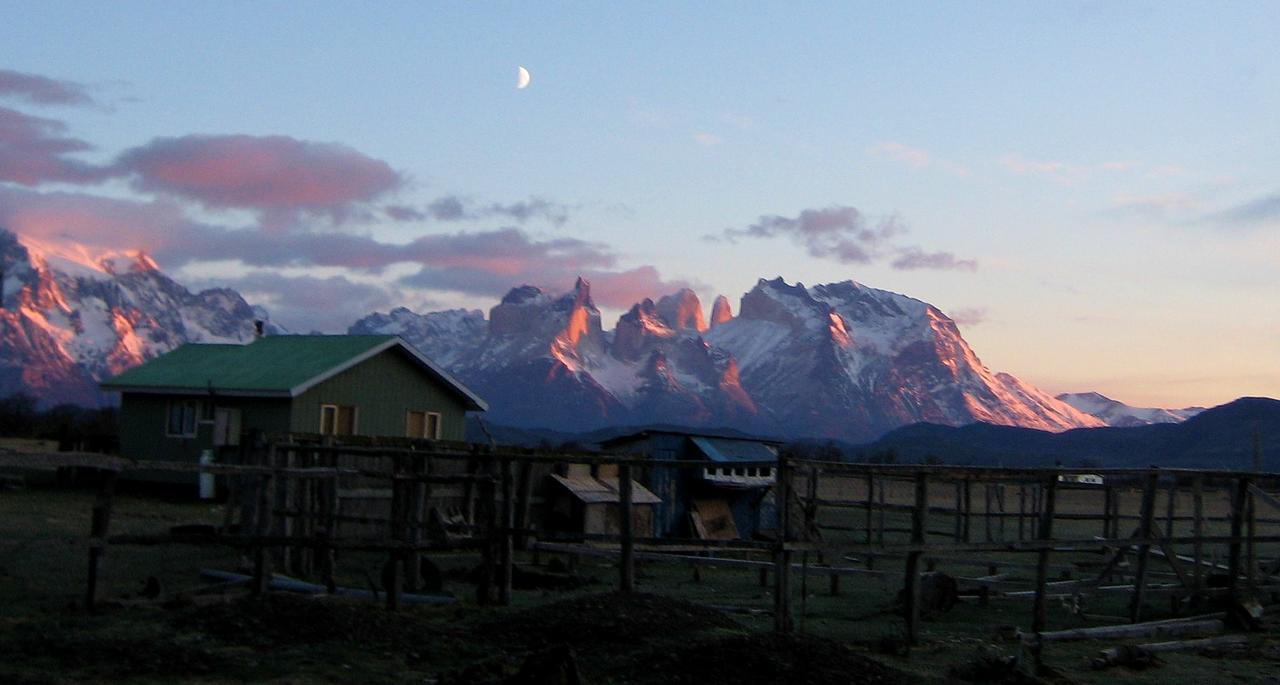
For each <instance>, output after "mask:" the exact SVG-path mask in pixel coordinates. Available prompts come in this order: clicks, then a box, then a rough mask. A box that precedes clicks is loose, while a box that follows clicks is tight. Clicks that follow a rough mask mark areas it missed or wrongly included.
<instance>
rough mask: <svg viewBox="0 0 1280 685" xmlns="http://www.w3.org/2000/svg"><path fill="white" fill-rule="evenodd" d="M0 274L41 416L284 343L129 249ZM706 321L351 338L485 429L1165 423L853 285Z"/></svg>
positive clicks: (635, 310)
mask: <svg viewBox="0 0 1280 685" xmlns="http://www.w3.org/2000/svg"><path fill="white" fill-rule="evenodd" d="M0 271H2V274H0V288H2V290H0V305H2V306H3V308H2V309H0V396H3V395H8V394H12V393H14V392H19V391H24V392H27V393H29V394H31V395H32V396H34V397H36V398H37V400H38V401H39V403H40V404H41V405H43V406H49V405H53V404H58V403H63V402H68V403H75V404H82V405H96V404H101V403H104V402H110V401H111V399H112V398H109V397H104V396H102V395H101V394H100V393H99V392H98V390H97V382H98V381H99V380H101V379H104V378H107V377H110V376H112V375H114V374H117V373H119V372H120V371H123V370H124V369H127V368H129V367H131V366H134V365H136V364H139V363H141V362H143V361H145V360H147V359H150V358H153V357H155V356H157V355H159V354H162V353H164V352H166V351H168V350H170V349H173V348H174V347H177V346H178V345H180V344H182V343H186V342H223V343H225V342H247V341H249V340H251V339H252V337H253V336H254V335H255V331H254V322H255V321H266V330H267V332H268V333H270V334H278V333H283V331H282V330H281V329H279V328H278V327H275V326H273V325H272V324H270V321H269V318H268V316H267V313H266V312H265V311H264V310H262V309H261V308H258V307H253V306H251V305H250V304H249V303H247V302H246V301H245V300H244V298H243V297H241V296H240V295H239V294H238V293H236V292H235V291H233V290H230V289H224V288H217V289H210V290H204V291H201V292H195V293H193V292H191V291H189V290H188V289H187V288H185V287H183V286H182V285H181V284H179V283H177V282H176V281H174V280H173V279H171V278H169V277H168V276H166V275H165V274H164V273H163V272H161V271H160V270H159V268H157V266H156V264H155V263H154V262H153V261H152V260H151V259H150V258H149V257H147V256H146V255H145V254H143V253H139V252H133V253H125V252H121V253H109V254H101V253H99V254H92V255H91V254H90V253H88V252H87V251H85V250H82V249H79V248H77V247H75V246H73V245H72V246H69V245H56V246H55V245H49V244H44V243H41V242H39V241H35V240H30V239H27V238H21V239H20V238H19V237H18V236H15V235H14V234H12V233H9V232H6V231H2V230H0ZM707 314H708V313H707V312H706V311H705V309H704V306H703V304H702V302H701V301H700V300H699V298H698V296H697V295H696V294H695V293H694V292H693V291H691V290H680V291H678V292H675V293H671V294H668V295H666V296H663V297H659V298H658V299H657V300H652V299H645V300H642V301H641V302H638V303H636V304H635V305H634V306H633V307H631V309H630V310H629V311H627V312H626V313H625V314H623V315H622V316H621V317H620V318H619V319H618V320H617V322H616V324H615V325H614V327H613V328H612V329H605V328H604V326H603V324H602V321H601V313H600V310H599V309H598V308H597V307H596V306H595V303H594V302H593V300H592V297H591V286H590V284H589V283H588V282H586V281H585V280H582V279H579V281H578V282H577V283H576V284H575V286H574V287H573V288H572V289H570V290H569V291H568V292H564V293H554V292H549V291H546V290H543V289H540V288H537V287H533V286H528V285H525V286H519V287H516V288H513V289H511V290H510V291H509V292H508V293H507V294H506V296H504V297H503V298H502V299H501V301H500V302H499V303H498V304H497V305H495V306H494V307H493V308H492V309H491V310H490V311H489V312H488V316H487V317H486V315H485V314H484V313H483V312H481V311H479V310H449V311H442V312H431V313H425V314H419V313H415V312H412V311H409V310H408V309H404V308H400V309H395V310H392V311H390V312H387V313H374V314H370V315H369V316H366V317H364V318H362V319H360V320H359V321H357V322H355V323H354V324H353V325H352V326H351V327H350V332H352V333H395V334H398V335H401V336H402V337H404V338H405V339H406V340H407V341H409V342H410V343H412V344H414V345H416V346H417V347H419V348H420V349H422V350H423V351H424V352H425V353H426V354H427V355H428V356H430V357H432V358H433V359H435V360H436V361H437V362H438V363H440V364H441V365H443V366H445V367H446V368H448V369H450V370H451V371H452V372H453V373H455V374H456V375H457V376H459V377H460V378H461V379H462V380H463V381H464V382H465V383H467V384H468V385H469V386H471V387H472V388H473V389H475V390H476V391H477V392H479V393H480V394H481V395H482V396H484V397H487V398H489V400H490V404H491V406H492V409H491V411H490V412H489V413H488V414H487V415H486V416H485V420H486V421H487V422H489V423H491V424H498V425H506V426H511V427H514V428H525V429H527V428H541V429H548V430H554V431H561V432H565V433H580V432H583V431H591V430H598V429H601V428H607V427H611V426H628V425H647V424H656V423H661V424H671V425H685V426H695V427H707V428H711V427H714V428H727V429H736V430H740V431H744V432H748V433H753V434H760V435H769V436H774V437H782V438H805V437H808V438H824V439H825V438H833V439H839V440H843V441H848V442H865V441H868V440H873V439H875V438H877V437H879V436H880V435H883V434H884V433H885V432H887V431H890V430H892V429H894V428H898V427H900V426H904V425H909V424H913V423H917V422H929V423H934V424H940V425H953V426H958V425H965V424H969V423H973V422H985V423H990V424H1002V425H1010V426H1020V427H1026V428H1033V429H1038V430H1044V431H1063V430H1069V429H1072V428H1081V427H1096V426H1103V425H1108V424H1112V423H1119V422H1125V423H1124V424H1123V425H1127V424H1128V423H1135V422H1136V423H1141V422H1147V421H1161V420H1178V419H1179V418H1180V417H1181V415H1180V414H1178V413H1177V412H1172V413H1164V414H1162V413H1161V412H1164V411H1165V410H1146V409H1132V408H1126V407H1124V405H1120V404H1119V403H1115V402H1114V401H1111V400H1107V398H1104V397H1102V396H1100V395H1092V394H1089V395H1068V396H1061V397H1059V398H1055V397H1053V396H1050V395H1049V394H1047V393H1045V392H1043V391H1041V390H1039V389H1037V388H1035V387H1033V386H1031V385H1029V384H1027V383H1025V382H1023V381H1020V380H1019V379H1017V378H1016V377H1014V376H1012V375H1009V374H1005V373H995V372H993V371H991V370H990V369H988V368H987V367H986V366H985V365H983V364H982V362H981V361H980V360H979V359H978V357H977V355H976V354H975V353H974V352H973V350H972V349H971V348H970V347H969V345H968V344H967V343H966V342H965V341H964V339H963V337H962V336H961V335H960V331H959V329H958V328H957V326H956V325H955V322H954V321H952V320H951V319H950V318H949V317H947V316H946V315H945V314H944V313H943V312H941V311H940V310H938V309H937V308H936V307H933V306H932V305H929V304H927V303H925V302H922V301H920V300H917V299H913V298H910V297H907V296H905V295H899V294H896V293H891V292H888V291H885V290H879V289H876V288H872V287H868V286H865V285H862V284H860V283H856V282H854V281H844V282H841V283H831V284H825V285H816V286H809V287H806V286H804V285H803V284H800V283H795V284H794V285H793V284H789V283H787V282H786V281H784V280H783V279H781V278H775V279H773V280H764V279H761V280H760V281H759V282H757V283H756V285H755V286H754V287H753V288H752V289H751V290H750V291H749V292H747V293H746V294H744V295H743V296H742V298H741V300H740V301H739V303H738V312H737V314H736V315H735V314H734V312H733V306H732V304H731V303H730V302H729V300H728V299H727V298H725V297H723V296H721V297H718V298H716V300H715V302H714V303H713V304H712V306H711V308H710V312H709V316H708V315H707ZM1091 398H1092V399H1091ZM1179 411H1180V412H1185V413H1188V414H1189V413H1191V412H1193V411H1194V410H1179Z"/></svg>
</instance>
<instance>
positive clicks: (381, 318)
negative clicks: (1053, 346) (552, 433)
mask: <svg viewBox="0 0 1280 685" xmlns="http://www.w3.org/2000/svg"><path fill="white" fill-rule="evenodd" d="M350 332H352V333H395V334H399V335H401V336H402V337H404V338H405V339H406V340H408V341H409V342H410V343H412V344H414V345H416V346H418V347H419V348H421V349H422V350H423V351H424V352H426V353H427V354H428V355H429V356H431V357H433V358H434V359H436V360H437V361H439V362H440V363H442V364H444V365H445V366H446V367H447V368H449V369H450V370H451V371H452V372H453V373H455V374H456V375H458V376H459V377H460V378H461V379H462V380H463V381H464V382H466V383H467V384H468V385H470V386H471V387H472V388H473V389H475V390H476V391H477V392H479V393H480V394H481V395H482V396H486V397H492V398H495V401H493V402H492V408H491V411H490V412H489V414H488V415H486V419H487V420H490V421H492V422H494V423H498V424H503V425H510V426H518V427H542V428H554V429H556V430H562V431H570V432H581V431H590V430H595V429H598V428H601V427H605V426H610V425H641V424H650V423H664V424H677V425H689V426H703V427H727V428H735V429H739V430H744V431H747V432H751V433H755V434H761V435H773V436H786V437H824V438H838V439H841V440H851V441H857V440H869V439H873V438H874V437H876V436H878V435H881V434H883V433H884V432H885V431H888V430H891V429H893V428H895V427H898V426H902V425H906V424H910V423H915V422H919V421H928V422H933V423H939V424H947V425H961V424H967V423H971V422H974V421H984V422H988V423H996V424H1007V425H1016V426H1027V427H1033V428H1038V429H1043V430H1049V431H1059V430H1066V429H1070V428H1079V427H1089V426H1102V425H1104V422H1103V421H1102V420H1101V419H1098V418H1096V417H1094V416H1092V415H1090V414H1087V413H1085V412H1082V411H1079V410H1077V409H1075V408H1073V407H1072V406H1070V405H1069V404H1067V403H1066V402H1063V401H1061V400H1058V399H1056V398H1054V397H1052V396H1051V395H1049V394H1047V393H1045V392H1043V391H1041V390H1039V389H1037V388H1035V387H1033V386H1031V385H1029V384H1027V383H1024V382H1022V381H1020V380H1018V379H1017V378H1015V377H1014V376H1011V375H1009V374H1004V373H995V372H992V371H991V370H990V369H988V368H987V367H986V366H984V365H983V364H982V362H981V361H980V360H979V359H978V357H977V355H976V354H974V352H973V350H972V349H971V348H970V347H969V345H968V344H967V343H966V342H965V341H964V339H963V338H962V337H961V335H960V331H959V329H958V328H957V327H956V325H955V322H954V321H952V320H951V319H950V318H948V317H947V316H946V315H945V314H943V313H942V312H941V311H940V310H938V309H937V308H936V307H933V306H932V305H929V304H927V303H925V302H921V301H920V300H916V299H913V298H910V297H907V296H905V295H899V294H896V293H891V292H888V291H885V290H879V289H876V288H871V287H868V286H865V285H862V284H859V283H856V282H854V281H845V282H841V283H831V284H826V285H816V286H812V287H805V286H804V285H803V284H800V283H796V284H794V285H792V284H789V283H787V282H786V281H784V280H783V279H781V278H776V279H773V280H764V279H761V280H760V281H759V282H757V283H756V285H755V287H754V288H752V289H751V290H750V291H749V292H748V293H746V294H745V295H743V297H742V299H741V301H740V304H739V311H738V313H737V314H736V315H734V314H733V312H732V307H731V305H730V303H729V302H728V300H727V299H725V298H723V297H720V298H717V300H716V301H715V302H714V303H713V305H712V307H711V316H710V317H709V319H708V318H707V317H705V316H704V310H703V305H702V303H701V302H700V301H699V299H698V297H697V295H696V294H694V293H693V291H691V290H681V291H679V292H676V293H672V294H670V295H667V296H665V297H662V298H660V299H658V300H657V301H654V300H651V299H645V300H643V301H641V302H638V303H636V304H635V305H634V306H633V307H632V308H631V309H630V311H628V312H626V313H625V314H623V315H622V316H621V317H620V318H619V319H618V322H617V324H616V325H615V327H614V328H613V330H608V331H607V330H605V329H604V328H603V327H602V325H601V315H600V311H599V309H598V308H597V307H596V306H595V304H594V302H593V301H592V298H591V288H590V284H589V283H587V282H586V281H584V280H581V279H579V281H578V282H577V283H576V284H575V286H574V288H573V289H572V290H570V291H569V292H567V293H562V294H555V293H549V292H546V291H544V290H542V289H539V288H535V287H532V286H521V287H518V288H513V289H512V290H511V291H510V292H508V293H507V295H506V296H505V297H503V298H502V301H501V302H499V303H498V305H496V306H495V307H493V308H492V309H491V310H490V312H489V317H488V319H487V321H486V319H485V317H484V315H483V313H482V312H480V311H478V310H472V311H463V310H453V311H447V312H434V313H428V314H415V313H413V312H410V311H408V310H406V309H396V310H393V311H391V312H389V313H386V314H373V315H371V316H368V317H366V318H364V319H361V320H360V321H358V322H356V323H355V324H354V325H353V326H352V327H351V328H350Z"/></svg>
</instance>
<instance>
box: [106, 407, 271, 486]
mask: <svg viewBox="0 0 1280 685" xmlns="http://www.w3.org/2000/svg"><path fill="white" fill-rule="evenodd" d="M185 400H195V401H196V402H198V403H200V407H201V410H200V414H199V420H198V421H197V422H196V434H195V437H176V436H169V435H167V428H168V418H169V403H170V402H171V401H185ZM214 407H218V408H228V409H239V410H240V425H241V427H242V429H243V430H246V431H247V430H249V429H251V428H259V429H261V430H263V431H264V432H267V433H284V432H287V431H288V430H289V400H288V399H283V398H282V399H263V398H248V397H217V398H212V399H211V398H209V397H208V396H203V397H200V396H191V395H187V396H183V395H155V394H150V393H131V392H126V393H124V394H123V397H122V398H121V400H120V454H121V456H125V457H130V458H133V459H145V460H153V461H181V462H196V461H199V460H200V453H201V452H202V451H203V450H207V449H211V448H212V447H213V427H214V425H213V421H212V417H213V411H212V408H214ZM233 449H234V448H233ZM131 477H132V478H134V479H137V480H146V481H153V482H171V483H184V484H188V485H194V484H195V482H196V480H197V479H196V475H195V474H191V473H178V472H150V471H148V472H145V473H138V472H135V473H133V475H132V476H131Z"/></svg>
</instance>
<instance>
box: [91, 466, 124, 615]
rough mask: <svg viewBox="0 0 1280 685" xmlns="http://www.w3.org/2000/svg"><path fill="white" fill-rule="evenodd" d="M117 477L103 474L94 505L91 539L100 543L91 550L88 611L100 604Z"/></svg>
mask: <svg viewBox="0 0 1280 685" xmlns="http://www.w3.org/2000/svg"><path fill="white" fill-rule="evenodd" d="M116 477H117V472H115V471H105V472H103V474H102V483H101V485H100V486H99V488H98V497H97V499H96V501H95V502H94V504H93V516H92V521H91V522H90V524H89V537H90V538H91V539H93V540H95V541H100V542H99V544H94V545H93V546H91V547H90V548H89V577H88V582H87V583H86V587H85V596H84V606H85V609H86V610H88V611H94V610H95V608H96V607H97V604H98V573H99V572H100V571H101V570H102V558H103V557H104V556H105V555H106V553H107V543H106V539H107V534H108V532H109V531H110V528H111V508H112V505H113V504H114V503H115V494H116Z"/></svg>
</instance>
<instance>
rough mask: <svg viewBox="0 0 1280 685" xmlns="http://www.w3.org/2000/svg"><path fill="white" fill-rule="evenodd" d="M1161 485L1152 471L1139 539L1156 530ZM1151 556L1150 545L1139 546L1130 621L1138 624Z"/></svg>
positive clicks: (1144, 495) (1145, 488) (1144, 489)
mask: <svg viewBox="0 0 1280 685" xmlns="http://www.w3.org/2000/svg"><path fill="white" fill-rule="evenodd" d="M1159 483H1160V474H1159V473H1157V472H1155V471H1152V472H1151V473H1149V474H1148V475H1147V478H1146V482H1145V483H1144V484H1143V487H1142V510H1141V512H1142V521H1141V522H1140V523H1139V524H1138V537H1139V538H1142V539H1144V540H1146V539H1149V538H1150V537H1151V536H1152V533H1153V531H1154V530H1155V514H1156V488H1157V487H1158V486H1159ZM1150 556H1151V545H1150V543H1147V542H1143V543H1142V544H1140V545H1138V567H1137V571H1136V573H1135V576H1134V588H1133V596H1132V597H1130V598H1129V600H1130V601H1129V620H1130V621H1131V622H1133V623H1137V622H1138V621H1140V620H1142V602H1143V596H1142V592H1143V590H1144V588H1145V586H1146V584H1147V565H1148V560H1149V558H1150Z"/></svg>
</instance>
